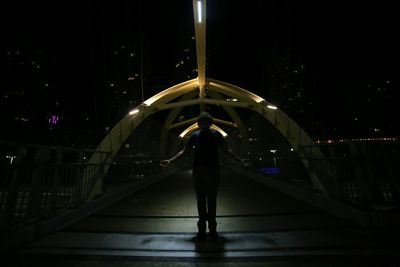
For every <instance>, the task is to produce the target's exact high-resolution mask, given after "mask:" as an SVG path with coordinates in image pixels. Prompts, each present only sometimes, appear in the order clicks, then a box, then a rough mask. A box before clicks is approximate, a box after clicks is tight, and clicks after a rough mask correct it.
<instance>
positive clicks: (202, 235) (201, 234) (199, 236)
mask: <svg viewBox="0 0 400 267" xmlns="http://www.w3.org/2000/svg"><path fill="white" fill-rule="evenodd" d="M206 236H207V234H206V232H198V233H197V235H196V239H197V240H198V241H201V240H204V239H205V238H206Z"/></svg>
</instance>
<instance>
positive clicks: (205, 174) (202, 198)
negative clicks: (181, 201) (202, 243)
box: [193, 166, 219, 232]
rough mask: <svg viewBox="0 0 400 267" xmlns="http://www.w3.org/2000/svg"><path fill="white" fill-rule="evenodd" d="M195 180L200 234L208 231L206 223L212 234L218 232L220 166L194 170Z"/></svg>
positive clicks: (195, 168)
mask: <svg viewBox="0 0 400 267" xmlns="http://www.w3.org/2000/svg"><path fill="white" fill-rule="evenodd" d="M193 180H194V187H195V191H196V197H197V211H198V213H199V221H198V223H197V226H198V228H199V232H205V231H206V222H207V221H208V229H209V231H210V232H216V231H217V221H216V213H217V192H218V184H219V168H218V166H211V167H210V166H202V167H194V168H193Z"/></svg>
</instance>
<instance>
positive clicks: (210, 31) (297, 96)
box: [0, 0, 400, 147]
mask: <svg viewBox="0 0 400 267" xmlns="http://www.w3.org/2000/svg"><path fill="white" fill-rule="evenodd" d="M349 2H350V1H335V2H332V1H329V2H327V1H288V0H279V1H278V0H276V1H262V0H259V1H255V0H254V1H228V0H218V1H207V63H208V65H207V76H208V77H210V78H215V79H219V80H222V81H225V82H229V83H232V84H235V85H238V86H241V87H243V88H245V89H247V90H250V91H252V92H254V93H256V94H258V95H260V96H262V97H264V98H265V99H267V100H268V101H271V102H272V103H274V104H276V105H278V106H279V107H280V108H282V109H283V111H284V112H286V113H287V114H289V115H290V116H291V117H292V118H294V119H295V120H296V121H297V122H298V123H299V124H300V125H301V126H302V127H303V128H304V129H305V130H306V131H307V132H308V133H309V134H310V135H311V136H312V137H313V138H315V139H326V138H334V139H340V138H361V137H398V136H399V126H398V123H397V120H396V119H395V115H394V114H398V113H399V111H400V108H399V105H398V104H397V101H398V96H399V93H398V89H399V72H400V68H399V60H400V52H399V47H400V43H399V42H400V41H399V40H398V36H399V34H398V33H399V26H397V24H398V23H396V18H397V15H398V11H399V4H396V1H379V2H373V3H368V2H359V3H358V1H357V3H354V4H349ZM0 30H1V33H2V34H1V35H2V38H1V39H2V40H1V42H0V83H1V85H0V88H1V95H0V113H1V114H0V118H1V122H2V124H3V125H4V126H5V127H2V132H1V136H0V140H13V141H23V142H31V143H42V144H60V145H65V146H71V145H75V146H80V147H84V146H90V145H93V143H95V142H98V141H99V140H101V137H102V136H103V135H104V134H105V132H106V131H107V127H109V128H110V127H113V125H114V124H115V123H116V122H117V121H118V120H119V119H120V118H122V117H123V116H124V115H125V114H127V112H128V111H129V110H131V109H132V108H133V107H135V106H137V105H138V104H140V103H141V101H142V90H141V84H142V81H141V73H143V89H144V95H143V97H144V99H146V98H148V97H151V96H152V95H154V94H155V93H157V92H159V91H161V90H163V89H166V88H168V87H170V86H172V85H174V84H177V83H180V82H183V81H185V80H187V79H191V78H194V77H196V73H195V71H194V69H195V68H196V60H195V41H194V39H193V36H194V22H193V11H192V1H191V0H175V1H161V0H160V1H159V0H157V1H144V0H142V1H128V0H125V1H124V0H121V1H105V0H100V1H94V0H82V1H53V2H48V1H46V2H45V1H8V2H5V4H3V5H2V8H1V10H0Z"/></svg>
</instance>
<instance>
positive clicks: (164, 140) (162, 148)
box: [160, 92, 196, 156]
mask: <svg viewBox="0 0 400 267" xmlns="http://www.w3.org/2000/svg"><path fill="white" fill-rule="evenodd" d="M194 97H196V92H192V93H188V94H186V95H184V96H182V97H181V99H180V100H181V101H185V100H189V99H193V98H194ZM182 109H183V107H180V108H176V109H173V110H171V111H170V112H169V114H168V117H167V119H166V120H165V122H164V126H163V128H162V132H161V137H160V152H161V155H164V156H166V155H167V149H166V144H167V136H168V132H169V128H170V125H171V124H172V123H173V122H174V121H175V119H176V117H177V116H178V115H179V113H180V112H181V111H182Z"/></svg>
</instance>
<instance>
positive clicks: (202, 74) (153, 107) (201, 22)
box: [89, 0, 327, 197]
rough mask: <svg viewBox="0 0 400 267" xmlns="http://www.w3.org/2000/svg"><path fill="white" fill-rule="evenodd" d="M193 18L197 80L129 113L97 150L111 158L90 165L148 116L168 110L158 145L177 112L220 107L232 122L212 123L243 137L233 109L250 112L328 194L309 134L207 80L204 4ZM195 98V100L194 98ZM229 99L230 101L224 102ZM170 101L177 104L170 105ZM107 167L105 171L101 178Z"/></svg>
mask: <svg viewBox="0 0 400 267" xmlns="http://www.w3.org/2000/svg"><path fill="white" fill-rule="evenodd" d="M193 14H194V22H195V23H194V26H195V40H196V58H197V73H198V78H196V79H192V80H188V81H186V82H183V83H180V84H177V85H175V86H172V87H170V88H168V89H166V90H164V91H162V92H160V93H158V94H156V95H155V96H153V97H151V98H149V99H147V100H146V101H144V102H143V103H142V104H141V105H140V106H139V107H137V108H136V109H134V110H132V111H131V112H129V114H128V115H126V116H125V117H124V118H123V119H122V120H121V121H120V122H119V123H118V124H117V125H116V126H114V128H113V129H112V130H111V131H110V132H109V133H108V134H107V136H106V137H105V138H104V139H103V141H102V142H101V143H100V144H99V146H98V147H97V150H101V151H110V152H111V153H110V155H109V156H108V157H107V158H106V159H105V158H103V157H105V155H104V154H102V153H94V155H93V156H92V157H91V158H90V160H89V162H90V163H102V162H104V160H107V162H108V163H112V161H113V158H114V157H115V156H116V154H117V153H118V151H119V149H120V148H121V145H122V144H123V143H124V142H125V141H126V139H127V138H128V137H129V135H130V134H131V133H132V131H133V130H134V129H135V128H136V127H137V126H138V125H139V124H140V123H141V122H142V121H143V120H144V119H146V118H147V117H148V116H150V115H151V114H153V113H156V112H158V111H161V110H171V112H170V114H169V116H168V118H167V120H166V122H165V124H164V129H165V130H163V133H162V136H161V139H162V140H161V141H162V142H163V140H164V141H165V140H166V129H170V128H171V127H172V126H173V122H174V120H175V118H176V116H177V115H178V114H179V112H180V110H181V109H182V108H184V107H186V106H191V105H199V106H200V109H201V110H204V106H205V105H206V104H208V105H219V106H221V107H223V108H224V109H225V111H226V112H227V113H228V114H229V116H230V117H231V118H232V120H233V122H226V121H223V120H218V119H216V120H214V122H218V123H223V124H231V125H232V126H234V127H239V129H240V131H242V132H244V133H245V130H244V128H243V124H242V122H241V120H240V117H239V116H238V115H237V113H236V112H235V110H234V108H245V109H250V110H253V111H255V112H257V113H259V114H260V115H262V116H263V117H264V118H265V119H266V120H268V121H269V122H270V123H271V124H272V125H273V126H274V127H275V128H276V129H277V130H278V131H279V132H280V134H281V135H282V136H283V137H284V138H285V139H286V140H287V141H288V142H289V144H290V145H291V146H292V147H293V149H294V151H295V152H296V153H297V154H298V155H299V157H300V159H301V161H302V162H303V164H304V166H305V167H306V170H307V172H308V173H309V175H310V178H311V181H312V182H313V184H314V185H315V187H316V188H318V189H319V190H321V191H322V192H323V193H325V194H327V190H326V189H325V186H324V185H323V183H322V182H321V180H320V179H319V177H318V176H317V175H316V174H315V172H314V171H313V170H312V169H311V167H310V163H309V161H308V159H307V158H308V157H319V158H323V154H322V152H321V151H320V150H319V148H318V147H316V148H314V149H312V150H305V149H304V147H307V146H309V145H313V144H314V143H313V141H312V140H311V138H310V137H309V136H308V134H307V133H306V132H305V131H304V130H303V129H302V128H301V127H299V126H298V125H297V123H296V122H295V121H294V120H292V119H291V118H290V117H289V116H287V115H286V114H285V113H284V112H283V111H281V110H280V109H278V108H277V107H274V106H273V105H271V104H270V103H269V102H267V101H265V100H264V99H263V98H262V97H260V96H258V95H256V94H253V93H252V92H249V91H247V90H245V89H243V88H240V87H238V86H235V85H232V84H229V83H225V82H222V81H218V80H214V79H209V78H207V77H206V19H205V18H206V0H202V1H196V0H193ZM196 94H197V95H198V97H197V98H194V97H195V95H196ZM206 95H207V96H208V97H210V98H206ZM223 96H228V97H229V98H230V100H235V101H228V100H229V99H224V97H223ZM173 100H177V101H175V102H172V101H173ZM194 121H195V118H192V119H189V120H187V121H185V122H181V124H185V123H187V124H193V122H194ZM108 168H109V165H105V167H104V176H105V174H106V173H107V171H108ZM103 179H104V177H101V178H100V179H98V180H97V181H96V184H95V187H94V189H93V191H92V194H91V197H93V196H95V195H96V194H98V193H100V192H101V188H102V184H103Z"/></svg>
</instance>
